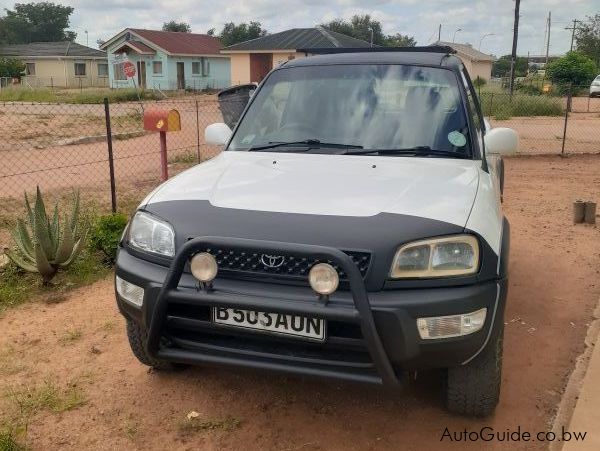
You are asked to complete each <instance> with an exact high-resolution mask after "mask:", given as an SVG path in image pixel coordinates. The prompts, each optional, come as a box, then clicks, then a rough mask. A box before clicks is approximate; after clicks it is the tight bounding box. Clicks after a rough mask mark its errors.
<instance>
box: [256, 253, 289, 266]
mask: <svg viewBox="0 0 600 451" xmlns="http://www.w3.org/2000/svg"><path fill="white" fill-rule="evenodd" d="M260 262H261V263H262V264H263V265H265V267H267V268H271V269H275V268H279V267H280V266H281V265H283V263H284V262H285V257H284V256H283V255H268V254H262V255H261V256H260Z"/></svg>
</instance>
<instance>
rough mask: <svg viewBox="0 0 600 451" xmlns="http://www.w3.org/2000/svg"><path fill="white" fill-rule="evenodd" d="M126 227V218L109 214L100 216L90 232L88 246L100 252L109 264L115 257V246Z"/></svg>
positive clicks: (121, 215)
mask: <svg viewBox="0 0 600 451" xmlns="http://www.w3.org/2000/svg"><path fill="white" fill-rule="evenodd" d="M126 225H127V216H125V215H123V214H119V213H116V214H111V215H105V216H100V217H99V218H98V219H97V220H96V222H95V224H94V226H93V227H92V229H91V231H90V246H91V247H92V248H93V249H95V250H98V251H101V252H102V253H104V255H105V256H106V259H107V260H108V261H109V262H110V263H114V261H115V258H116V257H117V246H118V244H119V240H120V238H121V235H122V234H123V230H125V226H126Z"/></svg>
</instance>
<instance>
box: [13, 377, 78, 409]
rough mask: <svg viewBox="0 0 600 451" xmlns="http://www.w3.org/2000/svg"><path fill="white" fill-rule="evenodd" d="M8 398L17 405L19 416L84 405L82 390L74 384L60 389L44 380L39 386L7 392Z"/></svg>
mask: <svg viewBox="0 0 600 451" xmlns="http://www.w3.org/2000/svg"><path fill="white" fill-rule="evenodd" d="M8 397H9V399H10V400H11V401H12V402H13V404H14V405H15V406H16V407H17V409H18V411H19V413H20V415H21V417H25V418H26V417H29V416H30V415H32V414H34V413H37V412H39V411H41V410H45V411H49V412H53V413H61V412H66V411H68V410H72V409H75V408H76V407H79V406H82V405H84V404H85V403H86V402H87V400H86V399H85V396H84V393H83V391H82V390H81V389H80V388H79V387H78V386H77V385H76V384H69V385H68V386H67V388H65V389H60V388H58V387H57V386H56V384H55V383H54V382H51V381H46V382H44V383H43V384H42V385H40V386H33V387H32V386H25V387H24V388H22V389H20V390H16V391H15V390H11V391H9V392H8Z"/></svg>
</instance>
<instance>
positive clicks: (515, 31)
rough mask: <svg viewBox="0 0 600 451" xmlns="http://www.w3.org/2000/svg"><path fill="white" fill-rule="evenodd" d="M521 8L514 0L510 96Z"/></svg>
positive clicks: (513, 78)
mask: <svg viewBox="0 0 600 451" xmlns="http://www.w3.org/2000/svg"><path fill="white" fill-rule="evenodd" d="M520 8H521V0H515V24H514V28H513V43H512V53H511V58H510V82H509V92H510V95H511V96H512V94H513V90H514V87H515V69H516V65H517V41H518V40H519V9H520Z"/></svg>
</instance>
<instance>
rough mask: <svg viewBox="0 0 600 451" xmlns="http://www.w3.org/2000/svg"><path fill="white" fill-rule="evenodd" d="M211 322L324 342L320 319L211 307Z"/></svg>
mask: <svg viewBox="0 0 600 451" xmlns="http://www.w3.org/2000/svg"><path fill="white" fill-rule="evenodd" d="M212 320H213V322H214V323H216V324H224V325H227V326H233V327H240V328H243V329H252V330H257V331H260V332H267V333H272V334H282V335H290V336H295V337H303V338H308V339H312V340H321V341H323V340H325V321H324V320H323V319H320V318H309V317H306V316H301V315H286V314H285V313H273V312H270V313H269V312H257V311H254V310H241V309H234V308H225V307H213V309H212Z"/></svg>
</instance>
